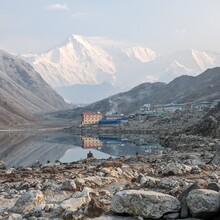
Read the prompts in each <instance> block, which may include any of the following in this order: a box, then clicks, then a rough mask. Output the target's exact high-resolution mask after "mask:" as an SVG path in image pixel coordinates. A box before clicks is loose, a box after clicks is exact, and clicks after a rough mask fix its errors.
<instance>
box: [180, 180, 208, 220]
mask: <svg viewBox="0 0 220 220" xmlns="http://www.w3.org/2000/svg"><path fill="white" fill-rule="evenodd" d="M206 187H207V183H206V181H204V180H198V181H196V182H195V183H193V184H192V185H191V186H189V187H188V188H187V189H186V190H185V191H184V192H182V193H181V194H180V195H179V197H178V199H179V201H180V202H181V212H180V217H181V218H186V217H187V216H188V215H189V209H188V206H187V201H186V198H187V196H188V195H189V193H190V192H191V191H192V190H194V189H204V188H206Z"/></svg>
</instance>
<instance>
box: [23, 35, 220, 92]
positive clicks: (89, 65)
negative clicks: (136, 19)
mask: <svg viewBox="0 0 220 220" xmlns="http://www.w3.org/2000/svg"><path fill="white" fill-rule="evenodd" d="M158 54H159V53H157V52H155V51H154V50H152V49H150V48H148V47H143V46H140V45H138V44H137V45H134V44H132V43H129V42H120V41H115V40H112V39H108V38H104V37H84V36H79V35H72V36H70V37H69V38H68V39H67V40H66V41H64V42H63V43H61V44H59V45H58V46H57V47H55V48H54V49H52V50H50V51H48V52H45V53H42V54H22V55H21V57H22V58H23V59H25V60H26V61H27V62H29V63H30V64H31V65H32V66H33V67H34V69H35V70H36V71H37V72H39V73H40V74H41V76H42V77H43V79H44V80H45V81H46V82H47V83H48V84H50V85H51V86H52V87H54V88H58V87H63V86H72V85H76V84H90V85H94V84H95V85H98V84H101V83H104V82H107V83H109V84H111V85H115V86H117V87H119V88H123V89H128V88H131V87H133V86H135V85H137V84H140V83H142V82H146V81H148V82H149V81H151V82H154V81H163V82H169V81H171V80H172V79H174V78H175V77H177V76H180V75H182V74H187V75H194V76H196V75H198V74H199V73H201V72H202V71H204V70H206V69H207V68H213V67H215V66H220V55H219V54H218V53H215V52H211V51H199V50H195V49H190V50H184V51H177V52H174V53H170V54H165V55H160V56H159V55H158Z"/></svg>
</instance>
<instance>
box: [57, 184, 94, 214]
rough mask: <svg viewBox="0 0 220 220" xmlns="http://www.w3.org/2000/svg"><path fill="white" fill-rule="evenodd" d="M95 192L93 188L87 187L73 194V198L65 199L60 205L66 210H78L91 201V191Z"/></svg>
mask: <svg viewBox="0 0 220 220" xmlns="http://www.w3.org/2000/svg"><path fill="white" fill-rule="evenodd" d="M91 192H93V190H92V189H91V188H88V187H85V188H84V189H83V191H82V192H77V193H75V194H73V196H72V198H70V199H67V200H64V201H63V202H62V203H61V204H60V207H61V208H62V209H63V210H65V211H71V212H76V211H77V210H78V209H79V208H81V206H82V205H84V204H88V203H89V202H90V201H91V197H90V195H89V193H91Z"/></svg>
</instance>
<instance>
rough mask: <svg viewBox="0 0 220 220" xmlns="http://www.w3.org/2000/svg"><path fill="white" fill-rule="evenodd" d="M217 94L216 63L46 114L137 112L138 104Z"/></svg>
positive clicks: (207, 97) (219, 79)
mask: <svg viewBox="0 0 220 220" xmlns="http://www.w3.org/2000/svg"><path fill="white" fill-rule="evenodd" d="M219 98H220V67H216V68H213V69H208V70H206V71H205V72H203V73H201V74H200V75H198V76H186V75H183V76H180V77H177V78H175V79H174V80H173V81H171V82H170V83H168V84H166V83H160V82H157V83H143V84H140V85H138V86H136V87H134V88H133V89H131V90H129V91H127V92H123V93H119V94H116V95H113V96H111V97H108V98H106V99H103V100H101V101H98V102H95V103H93V104H91V105H88V106H86V107H84V108H77V109H74V110H67V111H63V112H59V113H55V114H50V116H51V117H52V118H78V119H79V118H80V114H81V113H82V112H83V111H94V112H96V111H100V112H102V113H116V112H117V113H124V114H131V113H135V112H137V111H138V110H139V109H140V107H141V106H143V105H144V104H147V103H150V104H151V105H155V104H166V103H171V102H174V101H175V102H177V103H193V102H197V101H205V100H215V99H219Z"/></svg>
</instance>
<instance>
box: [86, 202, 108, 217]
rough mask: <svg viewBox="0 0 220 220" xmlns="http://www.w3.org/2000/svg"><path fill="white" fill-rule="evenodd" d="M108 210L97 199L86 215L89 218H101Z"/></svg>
mask: <svg viewBox="0 0 220 220" xmlns="http://www.w3.org/2000/svg"><path fill="white" fill-rule="evenodd" d="M107 208H108V207H107V205H105V204H103V203H102V202H101V201H99V200H97V199H95V198H92V199H91V201H90V202H89V204H88V207H87V209H86V212H85V213H86V215H87V216H88V217H90V218H95V217H99V216H101V215H102V213H103V212H105V211H106V210H107Z"/></svg>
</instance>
